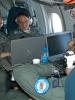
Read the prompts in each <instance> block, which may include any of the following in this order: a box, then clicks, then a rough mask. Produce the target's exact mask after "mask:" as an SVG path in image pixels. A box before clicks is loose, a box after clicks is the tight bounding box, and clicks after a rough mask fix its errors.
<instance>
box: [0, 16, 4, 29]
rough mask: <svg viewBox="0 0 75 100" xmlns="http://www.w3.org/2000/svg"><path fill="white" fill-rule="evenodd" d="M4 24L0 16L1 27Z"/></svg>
mask: <svg viewBox="0 0 75 100" xmlns="http://www.w3.org/2000/svg"><path fill="white" fill-rule="evenodd" d="M2 26H3V19H2V18H1V17H0V28H1V27H2Z"/></svg>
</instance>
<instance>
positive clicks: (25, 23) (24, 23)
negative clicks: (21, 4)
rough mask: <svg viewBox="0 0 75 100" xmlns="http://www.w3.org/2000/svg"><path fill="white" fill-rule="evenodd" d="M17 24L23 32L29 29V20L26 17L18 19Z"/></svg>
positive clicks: (22, 16)
mask: <svg viewBox="0 0 75 100" xmlns="http://www.w3.org/2000/svg"><path fill="white" fill-rule="evenodd" d="M17 24H18V26H19V28H20V29H21V30H22V31H25V30H28V29H29V19H28V18H27V17H26V16H24V15H21V16H19V17H18V18H17Z"/></svg>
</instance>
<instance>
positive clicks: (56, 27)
mask: <svg viewBox="0 0 75 100" xmlns="http://www.w3.org/2000/svg"><path fill="white" fill-rule="evenodd" d="M49 29H50V32H54V33H56V32H62V31H63V27H62V21H61V18H60V16H59V15H58V14H57V13H52V14H51V16H50V18H49Z"/></svg>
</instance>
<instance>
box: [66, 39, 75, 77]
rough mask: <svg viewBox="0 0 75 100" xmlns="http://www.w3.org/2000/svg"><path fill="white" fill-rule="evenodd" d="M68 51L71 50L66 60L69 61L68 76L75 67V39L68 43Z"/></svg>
mask: <svg viewBox="0 0 75 100" xmlns="http://www.w3.org/2000/svg"><path fill="white" fill-rule="evenodd" d="M68 49H69V51H67V54H68V55H65V58H66V59H67V67H66V74H67V75H68V74H69V73H70V72H71V70H72V69H73V68H74V67H75V65H73V63H74V62H75V39H73V40H72V41H70V42H69V43H68Z"/></svg>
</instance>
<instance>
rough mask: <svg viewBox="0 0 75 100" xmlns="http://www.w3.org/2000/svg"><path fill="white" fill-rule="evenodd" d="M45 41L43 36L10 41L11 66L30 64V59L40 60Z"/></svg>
mask: <svg viewBox="0 0 75 100" xmlns="http://www.w3.org/2000/svg"><path fill="white" fill-rule="evenodd" d="M45 40H46V39H45V37H44V36H40V37H29V38H23V39H16V40H11V62H12V65H14V64H25V63H32V59H34V58H39V59H40V57H41V54H42V48H43V47H44V46H45Z"/></svg>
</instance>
